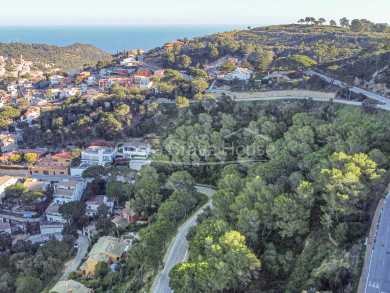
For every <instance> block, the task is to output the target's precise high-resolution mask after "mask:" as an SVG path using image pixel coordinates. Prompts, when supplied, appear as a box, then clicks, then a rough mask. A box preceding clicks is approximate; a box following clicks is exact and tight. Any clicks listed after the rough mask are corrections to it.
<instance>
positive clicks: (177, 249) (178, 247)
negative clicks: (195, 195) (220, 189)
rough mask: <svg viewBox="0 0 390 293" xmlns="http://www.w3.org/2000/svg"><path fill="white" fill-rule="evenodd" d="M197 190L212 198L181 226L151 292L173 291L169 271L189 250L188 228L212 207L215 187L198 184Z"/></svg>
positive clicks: (163, 292) (168, 292) (182, 259)
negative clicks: (205, 210)
mask: <svg viewBox="0 0 390 293" xmlns="http://www.w3.org/2000/svg"><path fill="white" fill-rule="evenodd" d="M196 189H197V191H199V192H201V193H204V194H206V195H207V196H208V197H209V198H210V200H209V201H208V203H207V204H205V205H204V206H203V208H202V209H201V210H200V211H198V212H197V213H196V214H195V215H193V216H192V218H190V220H189V221H187V222H186V223H185V224H184V226H182V227H180V228H179V232H178V234H177V236H176V240H175V243H174V244H173V247H172V249H171V251H170V253H169V256H168V259H167V262H166V263H165V266H164V269H163V271H162V273H161V275H160V278H159V279H158V283H157V285H156V287H155V289H154V290H153V291H152V290H151V292H154V293H171V292H173V291H172V289H171V288H170V287H169V277H168V274H169V271H170V270H171V269H172V267H173V266H174V265H176V264H177V263H179V262H183V261H184V259H185V257H186V255H187V252H188V242H187V238H186V237H187V233H188V230H189V229H190V228H191V227H192V226H195V225H196V220H197V219H198V216H199V214H201V213H203V211H204V209H205V208H206V207H208V206H209V207H210V208H212V207H213V206H212V203H211V196H212V195H213V194H214V193H215V190H214V189H211V188H206V187H201V186H196Z"/></svg>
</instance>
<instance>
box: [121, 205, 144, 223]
mask: <svg viewBox="0 0 390 293" xmlns="http://www.w3.org/2000/svg"><path fill="white" fill-rule="evenodd" d="M122 217H123V218H125V219H126V220H127V222H128V223H131V222H135V221H138V220H139V219H140V218H141V213H140V212H137V211H134V210H133V209H132V208H131V206H130V202H129V203H128V204H126V205H125V208H124V209H123V211H122Z"/></svg>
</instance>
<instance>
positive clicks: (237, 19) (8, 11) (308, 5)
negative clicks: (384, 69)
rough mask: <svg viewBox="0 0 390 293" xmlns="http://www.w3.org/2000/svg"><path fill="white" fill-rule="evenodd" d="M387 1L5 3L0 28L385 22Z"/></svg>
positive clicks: (71, 0) (94, 0) (82, 0)
mask: <svg viewBox="0 0 390 293" xmlns="http://www.w3.org/2000/svg"><path fill="white" fill-rule="evenodd" d="M389 11H390V0H196V1H191V0H145V1H134V0H114V1H107V0H104V1H103V0H65V1H57V0H17V1H11V0H5V1H1V17H0V25H34V24H35V25H42V24H43V25H63V24H75V25H77V24H91V25H96V24H247V25H256V24H281V23H292V22H296V20H297V19H299V18H301V17H305V16H313V17H316V18H319V17H324V18H325V19H326V20H330V19H335V20H337V21H338V20H339V19H340V18H342V17H343V16H346V17H348V18H351V19H352V18H367V19H370V20H372V21H374V22H387V23H390V13H389Z"/></svg>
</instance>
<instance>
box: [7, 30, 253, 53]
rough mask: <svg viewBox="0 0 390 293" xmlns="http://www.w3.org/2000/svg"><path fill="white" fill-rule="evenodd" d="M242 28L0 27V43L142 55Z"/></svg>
mask: <svg viewBox="0 0 390 293" xmlns="http://www.w3.org/2000/svg"><path fill="white" fill-rule="evenodd" d="M245 28H247V27H246V26H245V25H149V26H141V25H139V26H138V25H132V26H51V27H49V26H0V43H9V42H11V43H15V42H22V43H28V44H48V45H57V46H61V47H63V46H68V45H72V44H74V43H84V44H92V45H94V46H96V47H98V48H100V49H102V50H104V51H106V52H108V53H116V52H117V51H123V50H129V49H137V48H140V49H143V50H145V51H147V50H150V49H152V48H155V47H160V46H163V45H164V44H165V43H167V42H170V41H174V40H176V39H180V38H185V37H188V38H194V37H199V36H204V35H210V34H213V33H218V32H225V31H231V30H234V29H237V30H239V29H245Z"/></svg>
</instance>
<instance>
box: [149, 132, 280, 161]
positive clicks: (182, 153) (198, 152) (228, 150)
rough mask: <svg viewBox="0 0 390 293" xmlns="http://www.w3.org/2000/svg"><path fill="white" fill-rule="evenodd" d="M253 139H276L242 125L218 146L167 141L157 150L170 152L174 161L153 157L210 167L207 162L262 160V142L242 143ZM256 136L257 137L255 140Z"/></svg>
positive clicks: (157, 151)
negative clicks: (246, 139) (245, 139)
mask: <svg viewBox="0 0 390 293" xmlns="http://www.w3.org/2000/svg"><path fill="white" fill-rule="evenodd" d="M243 137H247V138H249V139H250V138H252V141H257V142H259V141H261V140H263V141H266V142H272V140H271V139H270V138H269V137H268V136H266V135H263V134H259V132H258V131H254V130H251V129H250V128H241V129H239V130H237V131H234V132H231V133H229V134H227V135H225V136H223V137H222V140H221V141H220V142H219V143H218V144H216V145H202V143H199V144H198V143H197V144H196V145H193V144H191V143H188V144H186V145H183V144H182V142H180V143H179V142H177V141H175V140H172V141H169V142H168V143H165V145H164V147H163V149H159V150H156V154H168V155H169V156H170V157H171V158H172V160H170V161H163V160H158V159H157V157H155V158H156V159H152V160H151V162H152V163H157V164H170V165H181V166H206V165H228V164H238V163H250V162H262V161H264V160H262V159H261V158H262V157H263V155H264V149H263V148H262V147H261V145H260V144H259V143H251V144H250V145H245V144H243V143H241V142H242V141H243V140H242V139H240V138H243ZM255 139H256V140H255Z"/></svg>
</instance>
